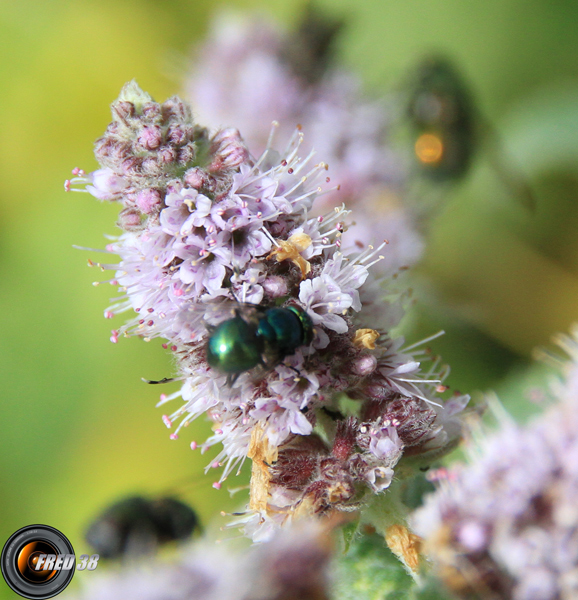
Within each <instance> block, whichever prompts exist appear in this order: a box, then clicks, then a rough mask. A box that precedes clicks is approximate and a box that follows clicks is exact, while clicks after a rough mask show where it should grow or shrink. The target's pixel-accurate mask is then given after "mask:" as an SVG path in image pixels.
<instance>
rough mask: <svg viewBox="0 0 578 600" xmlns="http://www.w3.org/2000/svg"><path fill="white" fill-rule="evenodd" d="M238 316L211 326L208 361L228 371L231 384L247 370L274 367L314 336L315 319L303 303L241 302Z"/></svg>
mask: <svg viewBox="0 0 578 600" xmlns="http://www.w3.org/2000/svg"><path fill="white" fill-rule="evenodd" d="M234 312H235V316H234V317H233V318H232V319H227V320H226V321H223V322H222V323H220V324H219V325H216V326H208V327H209V337H208V340H207V362H208V363H209V365H210V366H211V367H213V368H214V369H217V370H219V371H222V372H223V373H227V376H228V381H229V383H230V384H232V383H234V381H235V379H236V378H237V377H238V376H239V375H240V374H241V373H243V372H245V371H249V370H251V369H254V368H255V367H262V368H264V369H266V370H270V369H272V368H274V367H275V366H276V365H278V364H279V363H280V362H282V361H283V359H284V358H285V357H286V356H290V355H291V354H294V353H295V351H296V350H297V348H299V347H300V346H306V345H308V344H310V343H311V341H312V339H313V322H312V321H311V318H310V317H309V315H308V314H307V312H305V310H303V309H302V308H301V307H299V306H289V307H286V308H263V307H261V306H258V305H252V304H238V306H237V307H236V308H235V309H234Z"/></svg>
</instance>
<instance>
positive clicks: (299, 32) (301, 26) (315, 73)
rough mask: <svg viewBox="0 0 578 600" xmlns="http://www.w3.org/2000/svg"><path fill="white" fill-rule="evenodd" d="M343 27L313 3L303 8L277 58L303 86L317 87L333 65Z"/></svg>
mask: <svg viewBox="0 0 578 600" xmlns="http://www.w3.org/2000/svg"><path fill="white" fill-rule="evenodd" d="M343 24H344V21H342V20H340V19H336V18H334V17H332V16H331V15H330V14H328V13H327V12H326V11H321V10H320V9H319V7H318V6H316V5H315V3H314V2H308V3H307V4H306V5H305V7H304V9H303V13H302V14H301V16H300V19H299V23H298V26H297V29H296V30H295V31H294V32H293V34H292V35H290V36H288V39H287V41H286V43H285V44H284V47H283V48H282V49H281V56H280V58H281V60H283V61H284V62H285V63H286V64H287V65H288V66H289V68H290V69H291V70H292V71H293V74H294V75H295V76H296V77H298V78H299V79H300V80H301V81H302V83H303V84H305V85H312V86H314V85H315V84H317V83H319V81H320V80H321V79H322V78H323V76H324V75H325V74H326V72H327V71H328V69H329V67H330V66H331V65H332V64H333V62H334V54H335V42H336V40H337V38H338V37H339V33H340V32H341V31H342V29H343Z"/></svg>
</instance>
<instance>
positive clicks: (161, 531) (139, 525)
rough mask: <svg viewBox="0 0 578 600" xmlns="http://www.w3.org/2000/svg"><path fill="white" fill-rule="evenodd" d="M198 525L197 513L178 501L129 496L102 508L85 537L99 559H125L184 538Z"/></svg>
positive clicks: (152, 551) (151, 552) (165, 498)
mask: <svg viewBox="0 0 578 600" xmlns="http://www.w3.org/2000/svg"><path fill="white" fill-rule="evenodd" d="M198 528H199V519H198V517H197V514H196V513H195V511H194V510H193V509H192V508H190V507H189V506H188V505H187V504H184V503H183V502H181V501H180V500H177V499H175V498H171V497H164V498H157V499H149V498H145V497H143V496H130V497H128V498H124V499H123V500H119V501H118V502H115V503H114V504H112V505H111V506H109V507H108V508H106V509H105V510H104V511H103V512H102V513H101V514H100V515H99V516H98V517H97V518H96V519H95V520H94V521H93V522H92V523H91V524H90V526H89V527H88V530H87V532H86V535H85V539H86V541H87V542H88V543H89V544H90V545H91V546H92V547H93V548H94V549H95V550H96V552H98V554H99V555H100V556H101V558H113V559H114V558H127V557H133V556H141V555H144V554H153V553H154V552H155V551H156V549H157V548H158V546H160V545H162V544H165V543H167V542H172V541H178V540H185V539H187V538H188V537H190V536H191V535H192V533H193V532H194V531H195V530H196V529H198Z"/></svg>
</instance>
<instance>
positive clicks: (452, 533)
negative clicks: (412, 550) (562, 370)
mask: <svg viewBox="0 0 578 600" xmlns="http://www.w3.org/2000/svg"><path fill="white" fill-rule="evenodd" d="M560 341H561V342H562V343H563V345H564V347H565V348H566V349H568V350H569V351H570V352H571V355H572V359H573V362H572V363H571V365H569V366H570V369H568V374H567V379H566V385H559V384H558V385H556V387H555V396H557V399H558V400H557V402H556V404H554V405H553V406H551V407H550V408H549V409H548V410H546V411H545V413H544V414H543V415H541V416H540V417H539V418H537V419H535V420H534V421H533V422H531V423H530V424H528V425H527V426H520V425H517V424H515V423H514V422H513V420H511V419H507V418H502V419H501V421H502V427H501V429H500V430H499V431H498V432H496V433H494V434H492V435H489V436H487V437H486V438H485V439H483V440H482V441H481V447H480V448H478V449H477V451H476V452H475V454H474V453H473V454H474V455H473V456H472V459H471V461H470V464H469V465H467V466H462V467H461V468H457V467H456V468H454V469H453V470H452V471H450V472H449V473H448V474H447V476H446V477H445V478H444V479H442V480H441V481H440V488H439V489H438V490H437V492H436V493H435V494H432V495H431V496H429V497H428V498H427V500H426V503H425V506H424V507H423V508H421V509H420V510H419V511H418V512H417V514H416V515H415V516H414V523H413V525H414V529H415V531H416V533H418V534H419V535H421V536H423V537H424V538H425V542H426V550H427V552H428V554H429V555H430V557H431V558H432V560H433V561H434V566H435V568H436V570H437V572H438V574H439V575H441V577H442V579H443V580H444V581H445V582H446V584H447V585H448V586H449V587H450V588H452V589H453V590H454V591H455V592H456V593H457V595H458V596H459V597H460V598H471V597H472V594H474V595H476V594H478V593H479V592H480V591H481V590H483V591H484V593H487V595H488V597H490V595H491V597H492V598H497V599H503V600H506V599H510V598H516V600H538V599H539V600H558V599H563V600H570V599H571V598H575V597H577V595H578V583H577V579H576V561H577V558H578V538H577V536H576V523H578V511H577V509H576V494H577V493H578V410H577V408H578V401H577V398H578V397H577V395H576V387H575V381H576V374H577V373H578V369H577V363H576V358H577V357H578V352H577V348H578V343H577V342H576V332H574V339H572V338H569V337H566V336H563V337H561V338H560ZM499 414H503V409H501V410H500V413H499Z"/></svg>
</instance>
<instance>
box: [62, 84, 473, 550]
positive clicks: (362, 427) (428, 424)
mask: <svg viewBox="0 0 578 600" xmlns="http://www.w3.org/2000/svg"><path fill="white" fill-rule="evenodd" d="M112 108H113V111H112V112H113V122H112V123H111V125H110V126H109V127H108V129H107V132H106V133H105V135H104V136H103V137H102V138H101V139H100V140H99V141H98V142H97V146H96V155H97V158H98V159H99V161H100V162H101V166H102V168H101V169H100V170H98V171H96V172H95V173H92V174H90V175H84V174H81V173H79V172H78V170H77V171H76V174H77V175H79V177H77V179H76V180H74V182H75V183H76V184H79V183H84V184H85V186H86V190H87V191H88V192H90V193H91V194H93V195H94V196H95V197H97V198H99V199H107V200H111V201H117V202H119V204H120V205H121V206H122V209H121V218H120V220H119V225H120V226H121V228H123V229H124V233H122V234H121V235H120V236H119V237H118V239H117V240H115V241H113V242H112V243H111V244H109V246H108V247H107V251H108V252H110V253H111V254H117V255H119V256H120V262H119V263H118V264H113V265H109V264H103V265H100V266H101V267H102V268H103V269H111V270H114V271H115V274H114V277H113V278H112V279H111V280H110V282H111V283H112V284H113V285H118V286H120V290H121V292H122V294H123V296H122V297H121V299H120V300H118V301H116V302H115V304H113V305H112V306H110V307H109V308H107V310H106V311H105V316H106V317H107V318H111V317H113V316H114V315H115V314H117V313H121V312H129V313H132V315H133V316H132V318H130V319H129V321H128V322H127V323H126V324H125V325H123V326H121V327H120V328H119V329H118V330H114V331H113V334H112V338H111V339H112V340H113V341H115V342H116V341H117V340H118V338H119V336H121V335H125V336H128V335H139V336H141V337H143V338H144V339H145V340H150V339H151V338H153V337H161V338H163V339H164V340H165V344H164V346H165V347H166V348H169V347H170V349H171V351H172V352H173V353H174V356H175V358H176V362H177V368H178V378H179V379H180V380H182V386H181V389H180V390H178V391H175V392H173V393H172V394H170V395H168V396H167V395H165V394H163V395H162V396H161V401H160V403H159V404H160V405H164V404H165V403H167V402H169V401H173V400H176V399H177V398H179V397H180V398H181V399H182V403H181V405H180V406H178V407H177V408H176V410H174V412H173V413H172V414H170V415H165V416H163V421H164V423H165V425H167V426H168V427H169V428H171V429H172V433H171V438H172V439H177V438H178V437H179V434H180V432H181V429H182V428H183V427H184V426H185V425H187V424H188V423H189V422H190V421H191V420H193V419H195V418H197V417H198V416H200V415H202V414H205V415H207V416H208V417H209V418H210V419H211V421H212V422H213V430H214V434H213V435H212V436H211V437H210V438H209V439H208V440H206V442H204V443H203V444H202V445H201V449H202V451H203V452H205V451H207V450H208V449H209V448H210V447H211V446H213V445H216V444H222V446H223V448H222V450H221V451H220V453H219V454H218V455H217V456H216V457H215V458H213V459H212V460H211V461H210V466H215V465H216V466H223V471H222V475H221V478H220V480H219V481H218V482H216V484H215V485H216V487H220V485H221V483H222V482H223V481H224V480H225V479H226V478H227V477H228V476H229V475H230V474H231V473H232V472H233V471H234V470H235V469H237V468H240V467H241V465H242V464H243V462H244V461H245V460H246V459H247V458H250V459H252V461H253V478H252V485H251V498H250V502H249V513H248V514H247V515H245V516H244V517H243V519H241V523H242V524H243V526H244V527H245V529H246V531H247V532H248V533H249V534H250V535H252V536H253V537H254V538H255V539H266V538H267V537H268V536H269V535H270V533H271V531H272V530H273V529H274V527H276V526H277V525H279V524H282V523H284V522H286V521H290V520H292V519H293V518H296V517H300V516H303V515H311V514H315V515H326V514H329V513H331V512H333V511H335V510H344V511H355V510H358V509H359V508H361V507H363V506H364V505H365V504H366V503H367V502H368V500H369V498H370V497H371V496H372V495H373V494H379V493H381V492H382V491H384V490H385V489H386V488H387V487H388V486H389V485H390V483H391V481H392V478H393V476H394V473H395V468H396V465H397V463H398V462H399V461H400V460H401V459H402V458H403V457H404V455H406V454H407V455H408V456H411V457H412V460H413V459H415V458H416V457H417V459H418V460H417V461H416V464H418V463H419V459H421V460H422V461H424V462H427V461H429V460H431V459H432V457H437V456H438V455H440V454H441V453H443V452H444V451H445V450H447V449H448V448H450V447H452V445H453V444H455V443H456V441H457V440H458V439H459V436H460V421H459V417H455V414H456V413H458V412H459V411H460V410H461V409H462V408H463V407H464V406H465V403H466V402H467V397H465V396H463V397H462V396H460V397H459V398H456V399H454V400H453V401H451V402H449V403H448V404H447V405H446V406H445V408H444V406H443V405H442V404H440V403H439V402H438V400H436V399H434V398H435V397H436V394H437V392H436V389H437V387H438V386H439V385H440V383H441V379H440V378H441V377H442V375H441V374H440V373H437V369H436V364H437V363H435V364H434V366H433V367H432V369H431V370H430V372H429V373H428V374H427V375H424V374H422V372H421V366H420V360H421V359H419V360H418V357H419V356H420V354H422V353H423V351H422V350H420V349H419V346H415V347H410V348H408V349H407V350H406V351H404V350H403V349H402V346H403V340H401V339H392V337H391V336H390V334H389V329H390V328H391V327H392V326H393V324H394V323H395V322H396V321H397V320H398V318H399V315H400V310H399V304H400V300H399V299H397V300H396V299H395V298H392V297H387V290H386V289H385V288H384V285H385V282H384V281H382V280H380V279H376V278H375V277H374V276H373V275H372V272H371V271H372V266H373V265H374V264H375V263H376V262H379V261H380V260H381V259H382V257H383V255H384V254H386V253H387V250H388V247H387V246H386V244H385V243H381V244H379V245H377V246H376V247H373V246H372V245H369V244H368V245H367V247H366V248H365V249H364V250H362V251H358V252H350V251H346V250H343V246H342V242H343V238H344V237H345V236H346V235H347V223H348V219H349V211H347V210H346V209H345V208H344V207H343V206H340V207H337V208H335V209H334V210H332V211H330V212H329V214H327V215H325V216H318V217H315V216H311V209H312V206H313V203H314V201H316V199H317V198H319V196H321V195H323V194H324V193H326V192H327V190H328V189H330V188H328V184H327V183H326V181H325V179H326V171H327V165H326V164H325V163H324V162H317V163H314V162H313V160H312V159H313V153H312V152H310V153H309V154H308V155H307V156H306V157H305V158H301V157H300V156H299V153H300V150H301V146H302V140H303V133H302V132H301V131H300V130H297V131H295V133H294V134H293V136H292V137H291V139H290V140H289V143H288V144H287V146H286V148H285V150H284V151H283V152H277V151H275V150H274V149H273V146H272V145H273V143H274V135H273V134H274V131H275V127H276V126H274V128H273V134H272V135H271V138H270V140H271V144H270V146H268V147H267V148H266V150H265V151H264V153H263V154H262V155H261V156H260V157H258V158H255V157H253V156H252V155H251V154H250V152H249V150H248V149H247V148H246V147H245V144H244V142H243V139H242V138H241V135H240V134H239V132H238V131H237V130H235V129H230V128H227V129H224V130H220V131H217V132H216V133H214V134H213V135H210V136H209V135H208V133H207V131H206V130H205V129H204V128H201V127H199V126H198V125H196V124H195V123H194V122H193V121H192V117H191V111H190V109H189V108H188V106H187V105H186V104H185V103H183V102H182V101H181V100H179V99H178V98H172V99H170V100H168V101H166V102H165V103H163V104H158V103H155V102H154V101H153V100H152V99H151V98H150V96H148V94H145V93H144V92H142V91H141V90H140V89H139V88H138V87H137V86H136V84H134V83H130V84H128V85H127V86H125V88H124V89H123V91H122V92H121V95H120V97H119V99H118V100H117V101H116V102H114V103H113V105H112ZM185 149H186V151H185ZM338 175H339V174H338ZM68 187H70V185H69V184H68ZM382 252H383V254H381V253H382ZM366 307H369V312H368V313H367V314H366ZM273 309H275V310H273ZM288 323H293V325H291V326H289V329H287V327H288V325H287V324H288ZM369 323H370V324H371V329H370V328H368V327H367V325H368V324H369ZM225 325H226V326H225ZM217 331H218V332H219V334H218V336H219V337H217V333H216V332H217ZM213 336H215V337H213ZM209 342H210V345H209ZM209 348H210V351H209ZM425 358H427V356H425ZM346 396H347V397H349V398H350V399H352V400H355V401H356V402H357V403H358V410H357V414H352V412H351V410H349V412H348V411H347V410H345V411H344V410H343V408H342V407H341V400H342V399H343V398H345V397H346ZM353 412H355V411H353Z"/></svg>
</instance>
